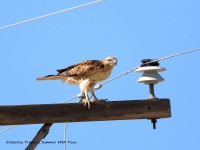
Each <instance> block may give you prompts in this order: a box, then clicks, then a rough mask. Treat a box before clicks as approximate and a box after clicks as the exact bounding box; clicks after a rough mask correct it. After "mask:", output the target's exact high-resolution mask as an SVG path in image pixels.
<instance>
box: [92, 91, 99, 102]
mask: <svg viewBox="0 0 200 150" xmlns="http://www.w3.org/2000/svg"><path fill="white" fill-rule="evenodd" d="M91 94H92V96H93V97H94V100H98V98H97V97H96V95H95V94H94V91H92V92H91Z"/></svg>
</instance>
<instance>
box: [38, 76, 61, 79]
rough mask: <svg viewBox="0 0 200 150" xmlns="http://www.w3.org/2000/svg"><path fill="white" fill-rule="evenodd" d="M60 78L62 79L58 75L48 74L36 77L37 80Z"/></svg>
mask: <svg viewBox="0 0 200 150" xmlns="http://www.w3.org/2000/svg"><path fill="white" fill-rule="evenodd" d="M58 79H60V76H58V75H47V76H44V77H39V78H36V80H58Z"/></svg>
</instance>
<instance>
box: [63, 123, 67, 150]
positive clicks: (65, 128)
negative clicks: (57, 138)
mask: <svg viewBox="0 0 200 150" xmlns="http://www.w3.org/2000/svg"><path fill="white" fill-rule="evenodd" d="M67 124H68V122H66V123H65V127H64V142H65V143H64V150H66V149H67Z"/></svg>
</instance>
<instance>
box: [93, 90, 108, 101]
mask: <svg viewBox="0 0 200 150" xmlns="http://www.w3.org/2000/svg"><path fill="white" fill-rule="evenodd" d="M91 94H92V96H93V98H94V100H92V101H91V102H92V103H95V102H97V103H99V102H103V101H106V100H102V99H98V98H97V97H96V95H95V94H94V91H92V92H91Z"/></svg>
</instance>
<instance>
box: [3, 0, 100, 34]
mask: <svg viewBox="0 0 200 150" xmlns="http://www.w3.org/2000/svg"><path fill="white" fill-rule="evenodd" d="M102 1H103V0H96V1H93V2H89V3H86V4H82V5H79V6H75V7H71V8H67V9H64V10H61V11H57V12H54V13H50V14H46V15H43V16H39V17H35V18H32V19H28V20H24V21H21V22H17V23H14V24H10V25H7V26H3V27H0V30H3V29H6V28H9V27H13V26H17V25H20V24H24V23H27V22H32V21H35V20H38V19H42V18H46V17H50V16H53V15H57V14H60V13H64V12H67V11H70V10H74V9H78V8H81V7H85V6H88V5H92V4H96V3H98V2H102Z"/></svg>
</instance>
